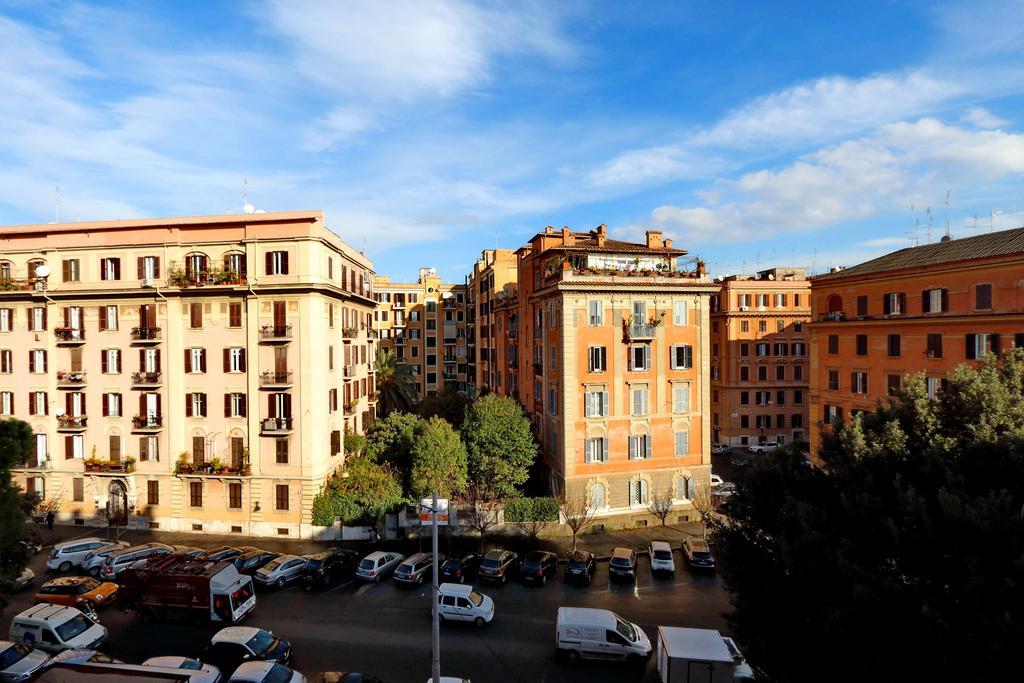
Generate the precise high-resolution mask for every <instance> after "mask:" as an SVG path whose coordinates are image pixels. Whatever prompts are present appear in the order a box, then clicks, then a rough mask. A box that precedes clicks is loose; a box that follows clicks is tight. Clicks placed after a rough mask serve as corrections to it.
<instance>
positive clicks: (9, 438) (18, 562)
mask: <svg viewBox="0 0 1024 683" xmlns="http://www.w3.org/2000/svg"><path fill="white" fill-rule="evenodd" d="M33 448H35V436H34V435H33V433H32V427H30V426H29V425H28V424H27V423H25V422H22V421H21V420H14V419H7V420H0V606H2V605H5V604H6V603H7V590H8V586H9V582H10V581H13V580H14V579H16V578H17V577H18V575H19V574H20V573H21V571H22V569H24V568H25V564H26V562H27V561H28V552H27V550H26V549H25V547H24V545H23V544H22V543H21V541H23V540H27V539H28V538H29V536H30V534H31V529H30V528H28V526H27V525H26V524H25V520H26V512H28V511H30V508H31V504H30V499H29V498H28V497H27V496H26V495H25V493H24V492H23V491H22V490H21V489H20V488H18V487H17V486H15V485H14V482H13V480H12V477H11V468H13V467H21V466H23V465H24V464H25V463H26V462H27V461H28V459H29V458H30V457H31V456H32V450H33ZM26 508H29V509H26Z"/></svg>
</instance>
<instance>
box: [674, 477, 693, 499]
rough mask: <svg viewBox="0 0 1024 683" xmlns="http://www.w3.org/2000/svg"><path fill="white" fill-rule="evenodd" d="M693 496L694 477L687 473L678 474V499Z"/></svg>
mask: <svg viewBox="0 0 1024 683" xmlns="http://www.w3.org/2000/svg"><path fill="white" fill-rule="evenodd" d="M692 497H693V478H692V477H688V476H686V475H685V474H677V475H676V500H690V499H691V498H692Z"/></svg>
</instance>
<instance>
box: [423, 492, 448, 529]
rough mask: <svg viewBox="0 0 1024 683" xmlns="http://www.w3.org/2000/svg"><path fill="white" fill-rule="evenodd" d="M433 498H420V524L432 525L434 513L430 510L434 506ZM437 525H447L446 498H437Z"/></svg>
mask: <svg viewBox="0 0 1024 683" xmlns="http://www.w3.org/2000/svg"><path fill="white" fill-rule="evenodd" d="M433 504H434V499H433V498H424V499H422V500H420V526H432V525H433V523H434V515H433V514H432V510H433V507H434V505H433ZM437 525H438V526H448V499H447V498H438V499H437Z"/></svg>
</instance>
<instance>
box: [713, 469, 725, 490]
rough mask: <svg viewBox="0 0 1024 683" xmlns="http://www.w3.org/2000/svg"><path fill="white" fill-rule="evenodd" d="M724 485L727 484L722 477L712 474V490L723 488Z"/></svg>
mask: <svg viewBox="0 0 1024 683" xmlns="http://www.w3.org/2000/svg"><path fill="white" fill-rule="evenodd" d="M724 483H725V480H724V479H722V478H721V477H720V476H718V475H717V474H714V473H712V474H711V488H718V487H719V486H721V485H722V484H724Z"/></svg>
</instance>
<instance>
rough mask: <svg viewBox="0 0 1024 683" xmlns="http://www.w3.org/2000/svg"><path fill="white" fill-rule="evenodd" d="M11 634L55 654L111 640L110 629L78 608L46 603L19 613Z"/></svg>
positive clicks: (97, 645) (89, 647) (25, 643)
mask: <svg viewBox="0 0 1024 683" xmlns="http://www.w3.org/2000/svg"><path fill="white" fill-rule="evenodd" d="M8 637H9V638H10V639H11V640H13V641H14V642H16V643H21V644H22V645H26V646H28V647H36V648H39V649H40V650H46V651H48V652H53V653H57V652H62V651H64V650H75V649H87V650H95V649H96V648H97V647H99V646H100V645H102V644H103V643H104V642H105V641H106V640H107V629H106V628H104V627H103V626H100V625H99V624H98V623H96V622H95V621H93V620H92V619H90V618H89V617H88V616H86V615H85V614H83V613H82V612H81V611H79V610H77V609H75V608H74V607H65V606H63V605H51V604H49V603H46V602H43V603H40V604H38V605H33V606H31V607H29V608H28V609H27V610H25V611H24V612H22V613H21V614H18V615H15V617H14V618H13V619H11V628H10V635H9V636H8Z"/></svg>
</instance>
